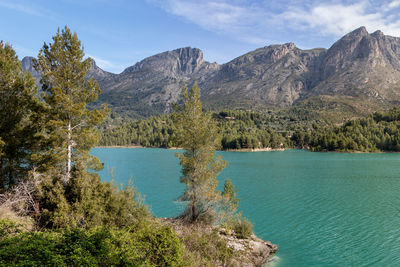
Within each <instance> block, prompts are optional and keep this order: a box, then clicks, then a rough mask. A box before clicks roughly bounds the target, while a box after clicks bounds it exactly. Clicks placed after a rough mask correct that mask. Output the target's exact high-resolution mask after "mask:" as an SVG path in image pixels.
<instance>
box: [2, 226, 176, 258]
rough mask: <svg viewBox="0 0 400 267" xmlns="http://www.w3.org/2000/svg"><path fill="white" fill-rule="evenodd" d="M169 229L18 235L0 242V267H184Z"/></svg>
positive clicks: (51, 232)
mask: <svg viewBox="0 0 400 267" xmlns="http://www.w3.org/2000/svg"><path fill="white" fill-rule="evenodd" d="M182 256H183V247H182V245H181V243H180V242H179V239H178V237H177V236H176V235H175V233H174V232H173V231H172V229H171V228H170V227H166V226H157V225H146V226H145V227H142V228H136V229H107V228H96V229H92V230H85V229H79V228H75V229H66V230H63V231H47V232H30V233H20V234H18V235H15V236H6V237H5V238H4V239H1V240H0V265H1V266H183V262H182Z"/></svg>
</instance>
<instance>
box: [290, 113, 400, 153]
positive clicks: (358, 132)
mask: <svg viewBox="0 0 400 267" xmlns="http://www.w3.org/2000/svg"><path fill="white" fill-rule="evenodd" d="M291 139H292V141H293V142H294V144H296V145H298V146H300V147H310V148H311V150H313V151H344V152H351V151H361V152H374V151H400V109H399V108H394V109H392V110H390V111H389V112H388V113H380V112H377V113H375V114H373V115H371V116H369V117H367V118H362V119H355V120H351V121H348V122H346V123H344V124H343V125H341V126H333V127H328V128H327V127H319V128H318V127H316V128H315V129H313V131H312V132H311V131H309V132H300V131H297V132H295V133H294V134H293V135H292V137H291Z"/></svg>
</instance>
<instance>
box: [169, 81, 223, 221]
mask: <svg viewBox="0 0 400 267" xmlns="http://www.w3.org/2000/svg"><path fill="white" fill-rule="evenodd" d="M173 119H174V125H175V127H176V131H175V132H174V140H175V141H174V143H175V144H177V145H178V146H179V147H182V148H183V149H185V152H184V153H182V154H179V153H177V154H176V156H177V157H178V158H179V160H180V164H181V166H182V176H181V179H180V181H181V183H184V184H185V185H186V188H185V192H184V194H183V195H182V196H181V197H180V199H181V200H182V201H186V202H187V203H188V204H187V209H186V211H185V214H184V216H185V218H188V219H189V220H191V221H192V222H195V221H197V220H201V221H207V222H212V221H213V219H214V218H213V217H214V216H215V212H216V204H217V203H218V201H219V194H218V193H217V192H216V188H217V185H218V180H217V178H216V177H217V176H218V174H219V173H220V172H221V171H222V170H223V169H224V168H225V166H226V162H225V161H224V160H223V159H222V158H221V157H218V158H215V157H214V154H215V148H216V146H217V145H218V138H219V135H218V130H217V127H216V124H215V122H214V121H213V119H212V116H211V114H209V113H203V111H202V104H201V101H200V90H199V88H198V87H197V85H196V84H195V85H194V86H193V87H192V88H191V89H189V90H188V89H187V88H184V89H183V91H182V104H181V105H180V106H176V107H175V112H174V114H173Z"/></svg>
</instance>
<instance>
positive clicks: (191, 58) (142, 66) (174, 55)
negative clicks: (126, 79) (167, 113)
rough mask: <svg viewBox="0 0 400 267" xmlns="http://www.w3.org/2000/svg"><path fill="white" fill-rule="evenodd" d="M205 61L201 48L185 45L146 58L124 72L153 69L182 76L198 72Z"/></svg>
mask: <svg viewBox="0 0 400 267" xmlns="http://www.w3.org/2000/svg"><path fill="white" fill-rule="evenodd" d="M204 63H205V61H204V58H203V52H202V51H201V50H200V49H198V48H192V47H184V48H179V49H175V50H172V51H167V52H163V53H160V54H157V55H154V56H151V57H148V58H145V59H143V60H142V61H140V62H138V63H136V64H135V65H133V66H131V67H129V68H127V69H125V70H124V71H123V73H124V74H128V73H135V72H142V71H151V72H158V73H160V72H161V73H164V74H165V75H167V76H171V77H182V76H187V75H191V74H193V73H195V72H197V71H198V70H199V69H200V68H201V67H202V66H203V64H204Z"/></svg>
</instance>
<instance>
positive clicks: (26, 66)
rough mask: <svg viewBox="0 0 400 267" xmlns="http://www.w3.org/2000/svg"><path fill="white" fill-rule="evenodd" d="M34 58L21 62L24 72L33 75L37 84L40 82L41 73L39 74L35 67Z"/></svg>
mask: <svg viewBox="0 0 400 267" xmlns="http://www.w3.org/2000/svg"><path fill="white" fill-rule="evenodd" d="M34 59H35V58H34V57H24V58H23V59H22V61H21V67H22V69H23V70H24V71H28V72H30V73H32V76H33V77H35V78H36V80H37V82H39V80H40V73H39V72H37V71H36V70H35V68H34V66H33V60H34Z"/></svg>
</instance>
